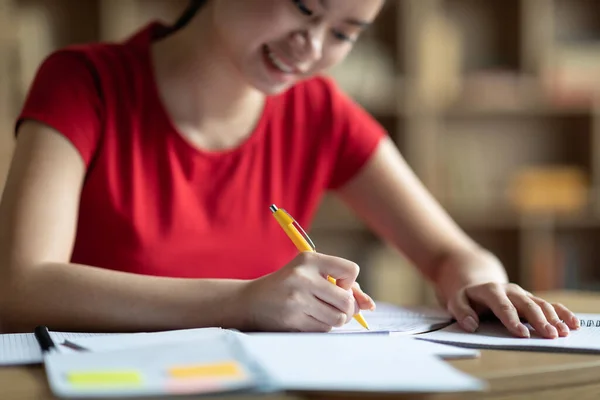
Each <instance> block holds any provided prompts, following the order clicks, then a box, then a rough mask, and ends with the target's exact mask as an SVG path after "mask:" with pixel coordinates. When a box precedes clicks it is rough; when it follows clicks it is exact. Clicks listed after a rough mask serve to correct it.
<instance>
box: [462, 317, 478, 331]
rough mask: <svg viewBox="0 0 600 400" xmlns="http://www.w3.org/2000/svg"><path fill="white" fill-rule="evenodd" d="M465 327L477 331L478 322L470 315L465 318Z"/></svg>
mask: <svg viewBox="0 0 600 400" xmlns="http://www.w3.org/2000/svg"><path fill="white" fill-rule="evenodd" d="M463 327H464V328H465V329H466V330H467V331H469V332H475V331H476V330H477V322H475V319H474V318H473V317H471V316H470V315H469V316H468V317H466V318H465V319H463Z"/></svg>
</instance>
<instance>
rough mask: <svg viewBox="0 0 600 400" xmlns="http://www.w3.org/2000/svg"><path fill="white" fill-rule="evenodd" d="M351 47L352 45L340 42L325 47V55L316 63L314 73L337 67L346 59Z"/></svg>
mask: <svg viewBox="0 0 600 400" xmlns="http://www.w3.org/2000/svg"><path fill="white" fill-rule="evenodd" d="M351 49H352V47H351V46H350V45H340V44H334V45H332V46H331V47H329V48H327V49H324V50H323V57H322V58H321V60H320V61H319V62H318V63H317V64H315V67H314V68H313V71H312V73H319V72H321V71H325V70H328V69H330V68H333V67H335V66H336V65H338V64H339V63H341V62H343V61H344V60H345V59H346V57H347V56H348V53H350V50H351Z"/></svg>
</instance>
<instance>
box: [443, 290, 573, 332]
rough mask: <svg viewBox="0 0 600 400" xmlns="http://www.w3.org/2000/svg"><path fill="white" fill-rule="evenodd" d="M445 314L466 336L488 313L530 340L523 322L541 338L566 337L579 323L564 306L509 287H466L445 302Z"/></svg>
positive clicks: (511, 330) (509, 328)
mask: <svg viewBox="0 0 600 400" xmlns="http://www.w3.org/2000/svg"><path fill="white" fill-rule="evenodd" d="M446 304H447V308H448V311H449V312H450V313H451V314H452V315H453V316H454V318H456V320H457V321H458V323H459V325H460V326H461V327H462V328H463V329H464V330H466V331H467V332H474V331H475V330H476V329H477V327H478V326H479V316H478V315H480V314H481V313H483V312H486V311H491V312H492V313H493V314H494V315H495V316H496V317H498V319H500V321H501V322H502V323H503V324H504V325H505V326H506V327H507V328H508V330H509V331H510V332H511V333H512V334H514V335H515V336H518V337H530V333H529V329H528V328H527V327H526V326H525V325H524V324H523V323H522V322H521V318H524V319H525V320H527V322H529V324H530V325H531V326H532V327H533V328H534V329H535V330H536V331H537V332H538V333H539V334H540V335H541V336H542V337H546V338H556V337H559V336H567V335H568V334H569V331H570V330H571V329H577V328H579V320H578V319H577V317H576V316H575V315H574V314H573V313H572V312H571V311H570V310H569V309H567V308H566V307H565V306H563V305H562V304H558V303H552V304H551V303H549V302H547V301H545V300H543V299H541V298H539V297H536V296H534V295H532V294H531V293H529V292H527V291H526V290H524V289H523V288H521V287H520V286H518V285H515V284H512V283H508V284H505V283H484V284H476V285H472V286H467V287H465V288H463V289H461V290H459V291H457V292H456V293H455V294H454V295H453V296H451V297H450V298H449V299H448V302H447V303H446Z"/></svg>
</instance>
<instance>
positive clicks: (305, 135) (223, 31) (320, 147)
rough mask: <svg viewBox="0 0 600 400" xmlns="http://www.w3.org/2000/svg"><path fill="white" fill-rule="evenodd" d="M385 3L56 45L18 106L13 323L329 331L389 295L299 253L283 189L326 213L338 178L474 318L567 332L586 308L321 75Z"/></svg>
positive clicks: (296, 204)
mask: <svg viewBox="0 0 600 400" xmlns="http://www.w3.org/2000/svg"><path fill="white" fill-rule="evenodd" d="M383 4H384V0H244V1H238V0H206V1H193V2H191V3H190V6H189V8H188V10H187V11H186V12H185V13H184V14H183V15H182V17H181V18H180V19H179V21H177V23H176V24H175V25H174V26H165V25H164V24H161V23H158V22H155V23H151V24H149V25H148V26H145V27H144V28H143V29H141V30H140V31H139V32H136V33H135V34H134V35H133V36H132V37H130V38H128V39H127V40H125V41H124V42H122V43H93V44H87V45H78V46H74V47H69V48H65V49H61V50H59V51H56V52H55V53H53V54H51V55H50V56H49V57H48V58H47V59H46V60H45V61H44V63H43V64H42V65H41V67H40V68H39V71H38V72H37V75H36V78H35V80H34V82H33V84H32V86H31V88H30V91H29V93H28V96H27V100H26V102H25V104H24V106H23V109H22V112H21V114H20V115H19V117H18V120H17V123H16V131H17V149H16V152H15V155H14V159H13V161H12V168H11V172H10V176H9V179H8V182H7V185H6V188H5V191H4V194H3V198H2V203H1V205H0V312H1V313H2V314H1V315H0V316H1V317H2V318H3V320H4V326H10V327H12V329H13V330H30V329H31V328H32V326H33V325H39V324H44V325H47V326H50V327H51V328H52V329H54V330H80V329H82V330H87V331H102V330H110V331H130V330H136V331H137V330H143V331H148V330H153V329H173V328H186V327H201V326H221V327H228V328H237V329H241V330H277V331H280V330H285V331H289V330H296V331H297V330H301V331H329V330H330V329H331V328H332V327H334V326H340V325H341V324H344V323H345V322H347V321H350V320H351V317H352V316H353V315H355V314H356V313H357V312H358V311H359V309H371V308H373V307H374V303H373V301H372V299H371V298H370V297H369V296H368V295H367V294H365V293H364V292H363V291H362V290H361V289H360V287H359V286H358V285H357V284H356V278H357V275H358V273H359V268H358V266H357V265H356V264H354V263H353V262H351V261H349V260H345V259H342V258H339V257H333V256H329V255H324V254H319V253H307V254H300V255H298V254H297V250H296V249H295V247H294V246H293V245H292V243H290V241H289V239H288V238H287V237H286V236H285V235H284V234H283V232H282V231H281V230H280V228H279V226H278V225H277V223H276V222H275V221H274V220H273V219H272V216H271V215H270V212H269V206H270V205H271V204H273V203H276V204H279V205H282V207H284V208H285V209H287V210H289V211H290V212H291V214H292V215H294V217H295V218H296V220H297V222H298V223H299V224H300V225H302V226H310V222H311V220H312V218H313V216H314V214H315V211H316V209H317V207H318V206H319V202H320V200H321V198H322V196H323V195H324V193H325V192H327V191H329V190H331V191H335V192H336V193H337V194H339V195H340V197H341V198H343V199H344V200H345V201H346V202H347V204H349V205H351V206H352V208H354V209H355V210H356V211H357V213H358V214H359V215H360V216H361V217H363V218H364V219H365V220H366V221H368V222H369V224H370V225H371V226H373V228H374V229H375V231H376V232H377V233H378V234H379V235H381V237H384V238H386V239H389V240H390V241H391V242H392V243H394V244H395V245H396V246H397V248H398V249H399V250H401V251H403V252H404V253H405V254H406V255H407V256H408V257H410V258H411V259H412V260H413V261H414V264H415V265H417V267H418V268H419V270H420V271H421V272H422V273H423V274H424V275H425V276H426V277H428V278H429V279H430V280H431V281H432V283H433V284H434V285H435V286H436V288H437V290H438V293H439V294H440V299H441V300H442V301H443V302H444V305H445V306H446V307H447V308H448V309H449V310H450V311H451V312H452V313H453V315H454V316H455V317H456V318H457V319H458V320H459V322H460V323H461V325H462V326H463V327H464V328H465V329H468V330H473V329H475V328H476V326H477V323H478V312H483V311H486V310H492V311H493V312H494V313H496V314H497V315H498V317H499V318H500V319H501V320H502V321H503V322H504V323H505V324H506V325H507V326H508V327H509V329H511V331H512V332H514V333H515V334H517V335H521V334H523V333H522V329H523V328H524V326H523V325H522V324H521V322H520V320H519V314H521V315H523V316H525V317H527V318H528V319H529V320H530V322H531V323H532V325H533V326H534V327H535V328H536V329H538V330H540V332H542V333H543V334H544V335H547V336H548V337H556V336H558V335H559V334H560V335H566V334H568V331H569V328H574V327H576V324H577V321H576V319H573V318H574V317H573V315H572V313H570V311H569V310H567V309H565V308H564V307H562V308H561V307H559V306H556V307H552V306H550V305H549V304H548V303H547V302H545V301H544V300H542V299H539V298H535V297H533V296H531V295H530V294H528V293H527V292H525V291H524V290H522V289H521V288H519V287H517V286H514V285H510V284H508V283H507V282H506V275H505V272H504V269H503V267H502V265H500V264H499V263H498V261H497V260H496V259H495V258H494V257H493V256H492V255H491V254H489V253H488V252H486V251H485V250H484V249H481V248H479V247H478V246H477V245H476V244H475V243H474V242H473V241H472V240H471V239H470V238H468V237H467V236H466V235H465V234H464V233H463V232H462V231H461V230H459V228H458V227H457V226H456V225H455V224H454V223H453V222H452V221H451V220H450V219H449V218H448V216H447V215H446V214H445V213H444V212H443V211H442V210H441V209H440V207H439V206H438V205H437V203H435V201H434V200H433V199H432V197H431V196H430V195H429V194H428V193H427V192H426V191H425V189H424V188H423V186H422V185H421V184H420V182H418V180H417V179H416V177H415V176H414V174H412V172H411V171H410V169H409V168H408V166H407V165H406V163H405V162H404V161H403V159H402V157H401V155H400V154H399V153H398V151H397V149H396V148H395V147H394V146H393V145H392V144H391V142H390V141H389V140H388V139H387V135H386V132H385V131H384V129H383V128H382V127H381V126H380V125H379V124H378V123H377V122H376V121H375V120H374V119H373V118H372V117H371V116H370V115H368V114H367V113H366V112H365V110H363V109H362V108H361V107H359V106H358V105H357V104H356V103H355V102H354V101H352V100H351V99H350V98H349V97H348V96H346V95H345V94H343V93H342V92H341V91H340V90H339V89H338V87H337V86H336V84H335V83H334V82H333V81H332V80H330V79H328V78H325V77H323V76H322V73H323V72H325V71H326V70H328V69H329V68H331V67H333V66H335V65H337V64H338V63H340V62H341V61H342V60H344V58H345V57H346V56H347V54H348V53H349V52H350V51H351V49H352V47H353V44H354V42H355V41H356V40H357V39H358V37H359V36H360V34H361V32H362V31H363V30H364V29H365V28H366V27H367V26H368V25H369V24H371V23H372V22H373V21H374V19H375V18H376V17H377V15H378V13H379V12H380V11H381V8H382V6H383ZM358 78H360V77H357V79H358ZM40 199H43V201H40ZM324 276H330V277H333V278H335V282H336V285H332V284H331V283H330V282H329V281H328V280H327V279H324ZM561 320H563V321H565V322H562V321H561ZM527 332H528V331H527Z"/></svg>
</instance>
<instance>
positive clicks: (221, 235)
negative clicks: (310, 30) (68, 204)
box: [17, 23, 385, 279]
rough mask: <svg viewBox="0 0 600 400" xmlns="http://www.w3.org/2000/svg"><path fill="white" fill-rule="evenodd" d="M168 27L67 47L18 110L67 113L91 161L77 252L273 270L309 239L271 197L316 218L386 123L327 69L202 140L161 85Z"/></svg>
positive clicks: (65, 123) (142, 267) (92, 261)
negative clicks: (282, 222)
mask: <svg viewBox="0 0 600 400" xmlns="http://www.w3.org/2000/svg"><path fill="white" fill-rule="evenodd" d="M163 28H164V27H162V26H161V25H158V24H156V23H154V24H150V25H148V26H147V27H145V28H144V29H142V30H140V31H139V32H138V33H136V34H135V35H133V36H132V37H131V38H129V39H128V40H127V41H124V42H123V43H94V44H86V45H79V46H72V47H69V48H65V49H61V50H59V51H56V52H54V53H53V54H51V55H50V56H49V57H48V58H47V59H46V60H45V61H44V62H43V63H42V65H41V67H40V69H39V70H38V72H37V75H36V77H35V80H34V82H33V85H32V87H31V89H30V91H29V94H28V97H27V99H26V102H25V104H24V107H23V110H22V113H21V115H20V116H19V118H18V120H17V125H18V123H19V122H20V121H22V120H23V119H27V118H29V119H34V120H38V121H41V122H43V123H45V124H47V125H49V126H51V127H53V128H54V129H56V130H57V131H59V132H60V133H61V134H62V135H64V136H65V137H66V138H67V139H68V140H69V141H70V142H71V143H72V144H73V145H74V147H75V148H76V149H77V151H78V152H79V153H80V155H81V157H82V158H83V161H84V162H85V165H86V168H87V173H86V176H85V182H84V185H83V189H82V190H83V191H82V194H81V200H80V209H79V218H78V226H77V236H76V240H75V245H74V250H73V253H72V259H71V261H72V262H74V263H81V264H87V265H93V266H97V267H104V268H110V269H115V270H120V271H128V272H133V273H139V274H146V275H157V276H172V277H191V278H239V279H253V278H256V277H260V276H262V275H265V274H268V273H271V272H273V271H275V270H277V269H278V268H281V267H282V266H284V265H285V264H287V263H288V262H289V261H290V260H291V259H292V258H293V257H294V256H295V255H296V254H297V250H296V248H295V247H294V246H293V244H292V243H291V241H290V239H289V238H288V237H287V236H286V235H285V234H284V233H283V231H282V230H281V228H280V227H279V225H278V224H277V222H276V221H275V219H274V218H273V217H272V215H271V212H270V211H269V206H270V205H271V204H273V203H275V204H277V205H278V206H279V207H282V208H285V209H286V210H288V211H289V212H290V213H291V214H292V215H293V216H294V217H295V218H296V219H297V220H298V222H299V223H300V224H301V225H303V226H304V227H305V229H307V230H308V229H309V227H310V222H311V219H312V218H313V215H314V213H315V211H316V209H317V207H318V205H319V201H320V200H321V198H322V196H323V194H324V193H325V192H326V191H327V190H329V189H335V188H337V187H339V186H340V185H343V184H344V183H345V182H347V181H348V180H349V179H350V178H351V177H352V176H354V175H355V173H356V172H357V171H358V170H359V169H360V168H361V166H363V165H364V164H365V162H366V161H367V160H368V158H369V157H370V155H371V154H372V153H373V151H374V149H375V148H376V146H377V144H378V142H379V140H380V139H381V138H382V137H383V136H384V135H385V131H384V130H383V129H382V127H381V126H380V125H379V124H378V123H377V122H376V121H375V120H374V119H373V118H372V117H370V116H369V115H368V114H367V113H366V112H365V111H364V110H363V109H362V108H360V107H359V106H358V105H356V104H355V103H354V102H353V101H351V100H350V99H349V98H348V97H346V96H345V95H344V94H343V93H341V92H340V91H339V90H338V88H336V86H335V84H334V83H333V82H332V81H331V80H330V79H328V78H324V77H315V78H311V79H309V80H306V81H303V82H301V83H298V84H297V85H295V86H294V87H293V88H291V89H289V90H287V91H286V92H285V93H282V94H279V95H274V96H270V97H269V98H268V99H267V101H266V104H265V107H264V111H263V114H262V116H261V118H260V121H259V122H258V124H257V126H256V127H255V129H254V131H253V132H252V134H251V136H250V137H249V138H248V139H247V140H246V141H245V142H244V143H242V144H241V145H239V146H238V147H236V148H235V149H232V150H228V151H214V152H211V151H204V150H201V149H198V148H196V147H194V146H192V145H191V144H190V143H189V142H188V141H186V140H185V139H184V138H183V137H182V136H181V135H180V134H179V133H178V132H177V131H176V129H175V128H174V127H173V124H172V123H171V121H170V119H169V116H168V114H167V113H166V111H165V108H164V107H163V105H162V104H161V102H160V99H159V96H158V91H157V88H156V85H155V81H154V76H153V70H152V68H151V61H150V56H149V47H150V44H151V42H152V41H153V40H154V39H155V38H156V37H157V35H159V34H160V33H161V32H162V29H163ZM357 79H359V77H357ZM317 245H318V244H317Z"/></svg>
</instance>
